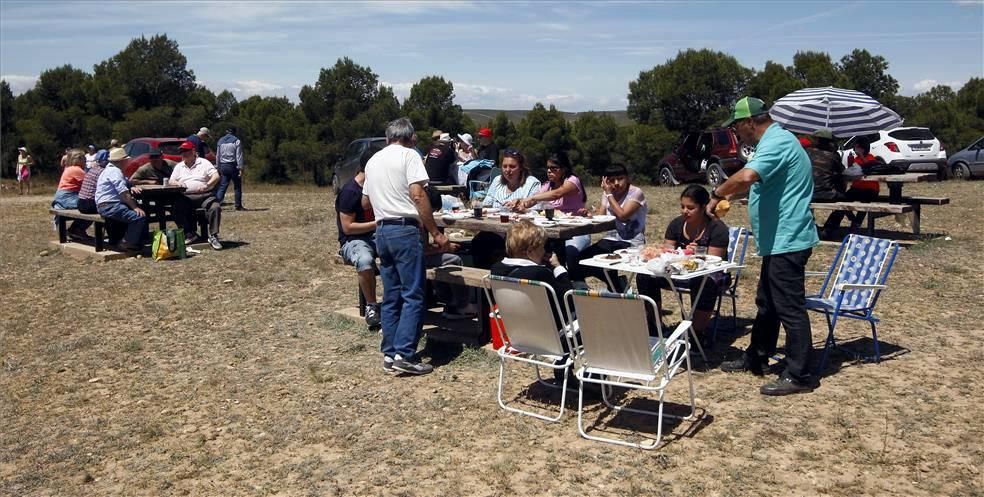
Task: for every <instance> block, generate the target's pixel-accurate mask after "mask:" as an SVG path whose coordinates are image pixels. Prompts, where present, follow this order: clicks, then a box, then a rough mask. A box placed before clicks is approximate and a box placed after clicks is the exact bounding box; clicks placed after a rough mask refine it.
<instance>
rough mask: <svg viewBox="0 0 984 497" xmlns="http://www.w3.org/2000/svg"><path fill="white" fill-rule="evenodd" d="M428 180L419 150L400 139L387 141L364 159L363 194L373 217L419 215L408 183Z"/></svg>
mask: <svg viewBox="0 0 984 497" xmlns="http://www.w3.org/2000/svg"><path fill="white" fill-rule="evenodd" d="M427 180H428V176H427V170H426V169H424V162H423V161H422V160H420V154H418V153H417V152H415V151H414V150H413V149H410V148H407V147H404V146H403V145H400V144H399V143H394V144H391V145H387V146H386V148H384V149H382V150H380V151H379V152H376V155H373V156H372V157H371V158H370V159H369V162H367V163H366V181H365V184H364V185H363V186H362V194H363V195H365V196H367V197H369V201H370V202H371V203H372V211H373V214H374V215H375V217H376V221H379V220H381V219H397V218H401V217H410V218H413V219H419V218H420V216H419V214H417V207H416V205H414V203H413V200H411V199H410V185H412V184H414V183H420V182H424V183H426V182H427Z"/></svg>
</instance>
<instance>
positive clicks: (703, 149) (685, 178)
mask: <svg viewBox="0 0 984 497" xmlns="http://www.w3.org/2000/svg"><path fill="white" fill-rule="evenodd" d="M754 152H755V149H754V148H752V147H751V146H748V145H744V144H742V143H740V142H739V141H738V137H737V136H735V133H734V131H732V130H731V128H710V129H707V130H704V131H692V132H690V133H684V134H683V135H681V136H680V141H678V142H677V144H676V145H674V147H673V150H671V151H670V153H668V154H666V156H664V157H663V159H662V160H660V161H659V176H658V179H657V182H658V184H659V185H660V186H672V185H679V184H680V183H693V182H701V181H707V184H708V185H710V186H711V187H715V186H717V185H719V184H721V183H723V182H724V180H726V179H728V176H731V175H732V174H734V173H735V172H736V171H738V170H739V169H741V168H742V167H745V162H747V161H748V160H749V159H751V156H752V154H753V153H754Z"/></svg>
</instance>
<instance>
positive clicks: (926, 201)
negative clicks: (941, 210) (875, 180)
mask: <svg viewBox="0 0 984 497" xmlns="http://www.w3.org/2000/svg"><path fill="white" fill-rule="evenodd" d="M878 201H879V202H888V195H880V196H879V197H878ZM902 203H903V204H909V205H948V204H949V203H950V199H949V198H948V197H924V196H918V197H902Z"/></svg>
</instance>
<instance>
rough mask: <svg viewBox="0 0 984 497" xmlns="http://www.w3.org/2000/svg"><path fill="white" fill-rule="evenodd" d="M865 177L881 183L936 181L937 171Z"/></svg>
mask: <svg viewBox="0 0 984 497" xmlns="http://www.w3.org/2000/svg"><path fill="white" fill-rule="evenodd" d="M863 179H865V180H868V181H877V182H879V183H920V182H923V181H936V173H904V174H872V175H870V176H865V177H864V178H863Z"/></svg>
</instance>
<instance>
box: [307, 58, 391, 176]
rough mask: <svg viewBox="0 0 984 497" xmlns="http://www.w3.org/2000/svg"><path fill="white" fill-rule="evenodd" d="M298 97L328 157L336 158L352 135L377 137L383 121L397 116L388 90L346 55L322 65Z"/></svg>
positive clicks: (356, 136) (376, 78) (355, 136)
mask: <svg viewBox="0 0 984 497" xmlns="http://www.w3.org/2000/svg"><path fill="white" fill-rule="evenodd" d="M299 96H300V101H301V103H300V108H301V111H302V112H303V113H304V115H305V116H306V117H307V120H308V122H310V123H311V124H313V125H314V126H315V127H316V130H317V137H318V138H319V139H321V140H322V141H323V142H324V143H325V149H326V152H327V154H328V156H329V157H332V158H337V157H340V156H341V154H342V152H343V151H344V150H345V147H346V146H347V145H348V144H349V142H351V141H352V140H354V139H356V138H359V137H364V136H380V135H381V134H382V133H383V131H384V130H385V127H386V123H387V122H388V121H390V120H392V119H395V118H396V117H398V116H399V110H400V106H399V102H398V101H397V100H396V96H395V95H394V94H393V91H392V89H390V88H387V87H384V86H382V85H380V84H379V78H378V76H376V74H375V73H374V72H372V69H370V68H369V67H362V66H360V65H358V64H356V63H355V62H353V61H352V59H349V58H348V57H343V58H341V59H338V61H337V62H336V63H335V65H334V66H333V67H332V68H330V69H325V68H322V69H321V73H320V74H319V76H318V81H317V82H316V83H315V84H314V86H308V85H304V87H303V88H301V91H300V95H299Z"/></svg>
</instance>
